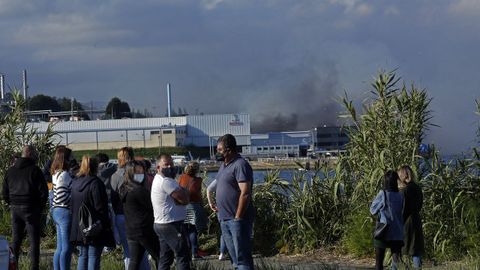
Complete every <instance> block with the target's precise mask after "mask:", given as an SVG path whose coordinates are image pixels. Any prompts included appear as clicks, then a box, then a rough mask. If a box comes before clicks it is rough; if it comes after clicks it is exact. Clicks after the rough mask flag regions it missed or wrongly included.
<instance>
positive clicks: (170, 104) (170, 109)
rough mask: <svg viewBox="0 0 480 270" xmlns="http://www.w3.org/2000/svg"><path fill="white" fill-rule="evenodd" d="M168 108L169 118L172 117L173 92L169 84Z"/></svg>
mask: <svg viewBox="0 0 480 270" xmlns="http://www.w3.org/2000/svg"><path fill="white" fill-rule="evenodd" d="M167 103H168V104H167V106H168V117H171V116H172V92H171V90H170V84H169V83H167Z"/></svg>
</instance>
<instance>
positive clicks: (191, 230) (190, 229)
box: [185, 224, 198, 256]
mask: <svg viewBox="0 0 480 270" xmlns="http://www.w3.org/2000/svg"><path fill="white" fill-rule="evenodd" d="M185 226H186V227H187V234H188V243H189V244H190V248H191V249H192V256H196V255H197V253H198V237H197V227H196V226H195V225H192V224H185Z"/></svg>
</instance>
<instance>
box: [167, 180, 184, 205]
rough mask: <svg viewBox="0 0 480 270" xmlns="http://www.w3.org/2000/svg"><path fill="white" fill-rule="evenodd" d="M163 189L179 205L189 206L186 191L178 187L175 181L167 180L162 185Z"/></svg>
mask: <svg viewBox="0 0 480 270" xmlns="http://www.w3.org/2000/svg"><path fill="white" fill-rule="evenodd" d="M162 189H163V190H164V191H165V192H166V193H167V194H168V195H170V196H171V197H172V198H173V199H174V200H175V202H176V203H178V204H182V205H185V204H188V194H187V192H185V189H184V188H182V187H181V186H179V185H178V183H176V182H175V181H174V180H173V181H172V180H168V179H165V180H164V181H163V184H162Z"/></svg>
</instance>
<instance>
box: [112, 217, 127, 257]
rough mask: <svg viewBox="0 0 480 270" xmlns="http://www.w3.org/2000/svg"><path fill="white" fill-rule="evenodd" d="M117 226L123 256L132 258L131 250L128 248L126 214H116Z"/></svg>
mask: <svg viewBox="0 0 480 270" xmlns="http://www.w3.org/2000/svg"><path fill="white" fill-rule="evenodd" d="M115 228H116V229H117V231H118V236H119V238H120V239H119V240H120V244H121V245H122V247H123V257H124V258H125V259H130V250H129V249H128V240H127V232H126V230H125V215H115Z"/></svg>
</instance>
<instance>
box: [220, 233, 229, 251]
mask: <svg viewBox="0 0 480 270" xmlns="http://www.w3.org/2000/svg"><path fill="white" fill-rule="evenodd" d="M227 252H228V250H227V246H226V245H225V240H224V239H223V235H222V234H221V235H220V253H222V254H227Z"/></svg>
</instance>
